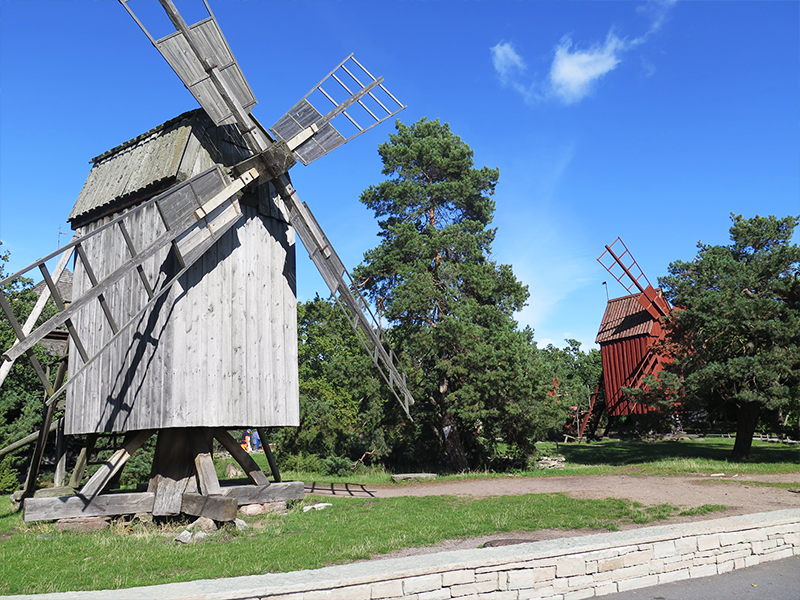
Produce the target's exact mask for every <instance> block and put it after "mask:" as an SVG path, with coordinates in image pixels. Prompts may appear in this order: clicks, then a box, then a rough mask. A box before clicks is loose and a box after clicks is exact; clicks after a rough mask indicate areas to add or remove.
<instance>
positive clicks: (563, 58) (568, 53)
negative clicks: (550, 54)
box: [549, 33, 625, 104]
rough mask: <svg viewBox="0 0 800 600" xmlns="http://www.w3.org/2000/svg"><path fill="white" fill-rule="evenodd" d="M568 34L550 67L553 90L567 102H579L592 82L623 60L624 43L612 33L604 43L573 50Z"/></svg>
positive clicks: (562, 40)
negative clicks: (587, 48)
mask: <svg viewBox="0 0 800 600" xmlns="http://www.w3.org/2000/svg"><path fill="white" fill-rule="evenodd" d="M571 48H572V40H571V39H570V38H569V36H565V37H563V38H561V42H559V44H558V46H557V47H556V55H555V58H554V59H553V64H552V65H551V66H550V78H549V85H550V91H551V92H552V93H553V94H555V96H556V97H558V98H559V99H560V100H561V101H562V102H564V103H565V104H572V103H574V102H578V101H579V100H581V99H582V98H584V97H586V96H587V95H588V94H589V92H591V90H592V85H593V84H594V82H595V81H597V80H598V79H600V78H601V77H602V76H603V75H605V74H606V73H608V72H610V71H613V70H614V69H615V68H616V67H617V65H618V64H619V63H620V60H621V59H620V54H621V53H622V52H623V51H624V50H625V44H624V43H623V42H622V41H621V40H620V39H619V38H618V37H617V36H615V35H614V34H613V33H609V34H608V36H607V37H606V41H605V43H604V44H603V45H602V46H594V47H592V48H590V49H589V50H578V49H577V48H575V50H574V51H573V50H571Z"/></svg>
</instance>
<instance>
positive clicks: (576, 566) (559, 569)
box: [556, 556, 586, 577]
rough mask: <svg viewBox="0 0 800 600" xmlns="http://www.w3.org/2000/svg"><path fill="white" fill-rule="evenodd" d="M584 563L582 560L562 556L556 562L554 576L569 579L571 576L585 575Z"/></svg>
mask: <svg viewBox="0 0 800 600" xmlns="http://www.w3.org/2000/svg"><path fill="white" fill-rule="evenodd" d="M585 574H586V561H585V560H584V559H583V558H574V557H571V556H563V557H561V558H559V559H558V562H556V576H558V577H571V576H572V575H585Z"/></svg>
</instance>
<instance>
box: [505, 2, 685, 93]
mask: <svg viewBox="0 0 800 600" xmlns="http://www.w3.org/2000/svg"><path fill="white" fill-rule="evenodd" d="M676 1H677V0H650V1H649V2H647V3H646V4H644V5H642V6H640V7H639V8H637V11H638V12H640V13H642V14H644V15H646V17H647V18H648V19H649V21H650V27H649V28H648V30H647V31H646V32H645V33H644V34H643V35H640V36H639V37H635V38H633V39H623V38H619V37H618V36H617V35H616V34H615V33H614V30H613V29H611V30H610V31H609V32H608V35H607V36H606V39H605V41H604V42H602V43H597V44H594V45H593V46H591V47H590V48H589V49H588V50H581V49H579V48H578V46H577V44H574V43H573V41H572V38H571V37H570V36H568V35H566V36H564V37H562V38H561V41H560V42H559V43H558V44H557V45H556V47H555V48H554V57H553V61H552V63H551V65H550V71H549V74H548V76H547V78H546V79H545V80H544V81H537V80H535V79H534V80H532V81H525V80H524V79H523V77H522V76H523V73H524V72H525V70H526V68H527V65H526V63H525V60H524V59H523V57H522V56H521V55H520V54H519V53H518V52H517V51H516V50H515V49H514V47H513V45H512V44H511V43H510V42H505V41H503V42H499V43H498V44H497V45H495V46H492V47H491V48H490V52H491V55H492V65H493V66H494V69H495V72H496V73H497V75H498V78H499V79H500V83H501V84H502V85H504V86H508V87H510V88H512V89H513V90H515V91H517V92H519V93H520V94H521V95H522V96H523V98H524V99H525V101H526V102H528V103H533V102H538V101H543V100H548V99H557V100H559V101H561V102H563V103H565V104H574V103H576V102H579V101H580V100H582V99H583V98H585V97H586V96H587V95H588V94H590V93H591V91H592V89H593V88H594V86H595V84H596V83H597V81H598V80H600V79H601V78H602V77H604V76H605V75H607V74H608V73H610V72H611V71H613V70H614V69H616V68H617V66H618V65H619V64H620V63H621V62H622V56H623V54H624V53H625V52H626V51H629V50H631V49H633V48H635V47H637V46H639V45H641V44H644V43H645V42H646V41H647V39H648V38H649V37H650V36H651V35H652V34H654V33H655V32H657V31H658V30H660V29H661V28H662V26H663V25H664V23H665V22H666V20H667V17H668V13H669V11H670V9H671V8H672V6H673V5H674V4H675V3H676ZM645 71H646V73H647V75H648V76H650V75H652V74H653V73H654V72H655V66H653V65H650V64H649V63H648V64H646V65H645Z"/></svg>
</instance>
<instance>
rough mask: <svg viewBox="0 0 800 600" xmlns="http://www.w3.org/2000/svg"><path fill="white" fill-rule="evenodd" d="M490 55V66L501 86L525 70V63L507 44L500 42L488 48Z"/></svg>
mask: <svg viewBox="0 0 800 600" xmlns="http://www.w3.org/2000/svg"><path fill="white" fill-rule="evenodd" d="M490 50H491V53H492V65H494V70H495V71H497V75H498V76H499V77H500V82H501V83H502V84H504V85H505V84H506V83H508V81H509V79H511V78H513V77H516V76H517V75H518V74H521V73H522V72H523V71H524V70H525V67H526V65H525V61H524V60H522V57H521V56H520V55H519V54H517V53H516V51H515V50H514V47H513V46H512V45H511V44H509V43H508V42H500V43H499V44H497V45H496V46H492V48H490Z"/></svg>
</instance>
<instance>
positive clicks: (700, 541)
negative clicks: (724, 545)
mask: <svg viewBox="0 0 800 600" xmlns="http://www.w3.org/2000/svg"><path fill="white" fill-rule="evenodd" d="M714 548H719V534H717V533H715V534H714V535H701V536H700V537H698V538H697V549H698V550H699V551H700V552H702V551H703V550H713V549H714Z"/></svg>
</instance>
